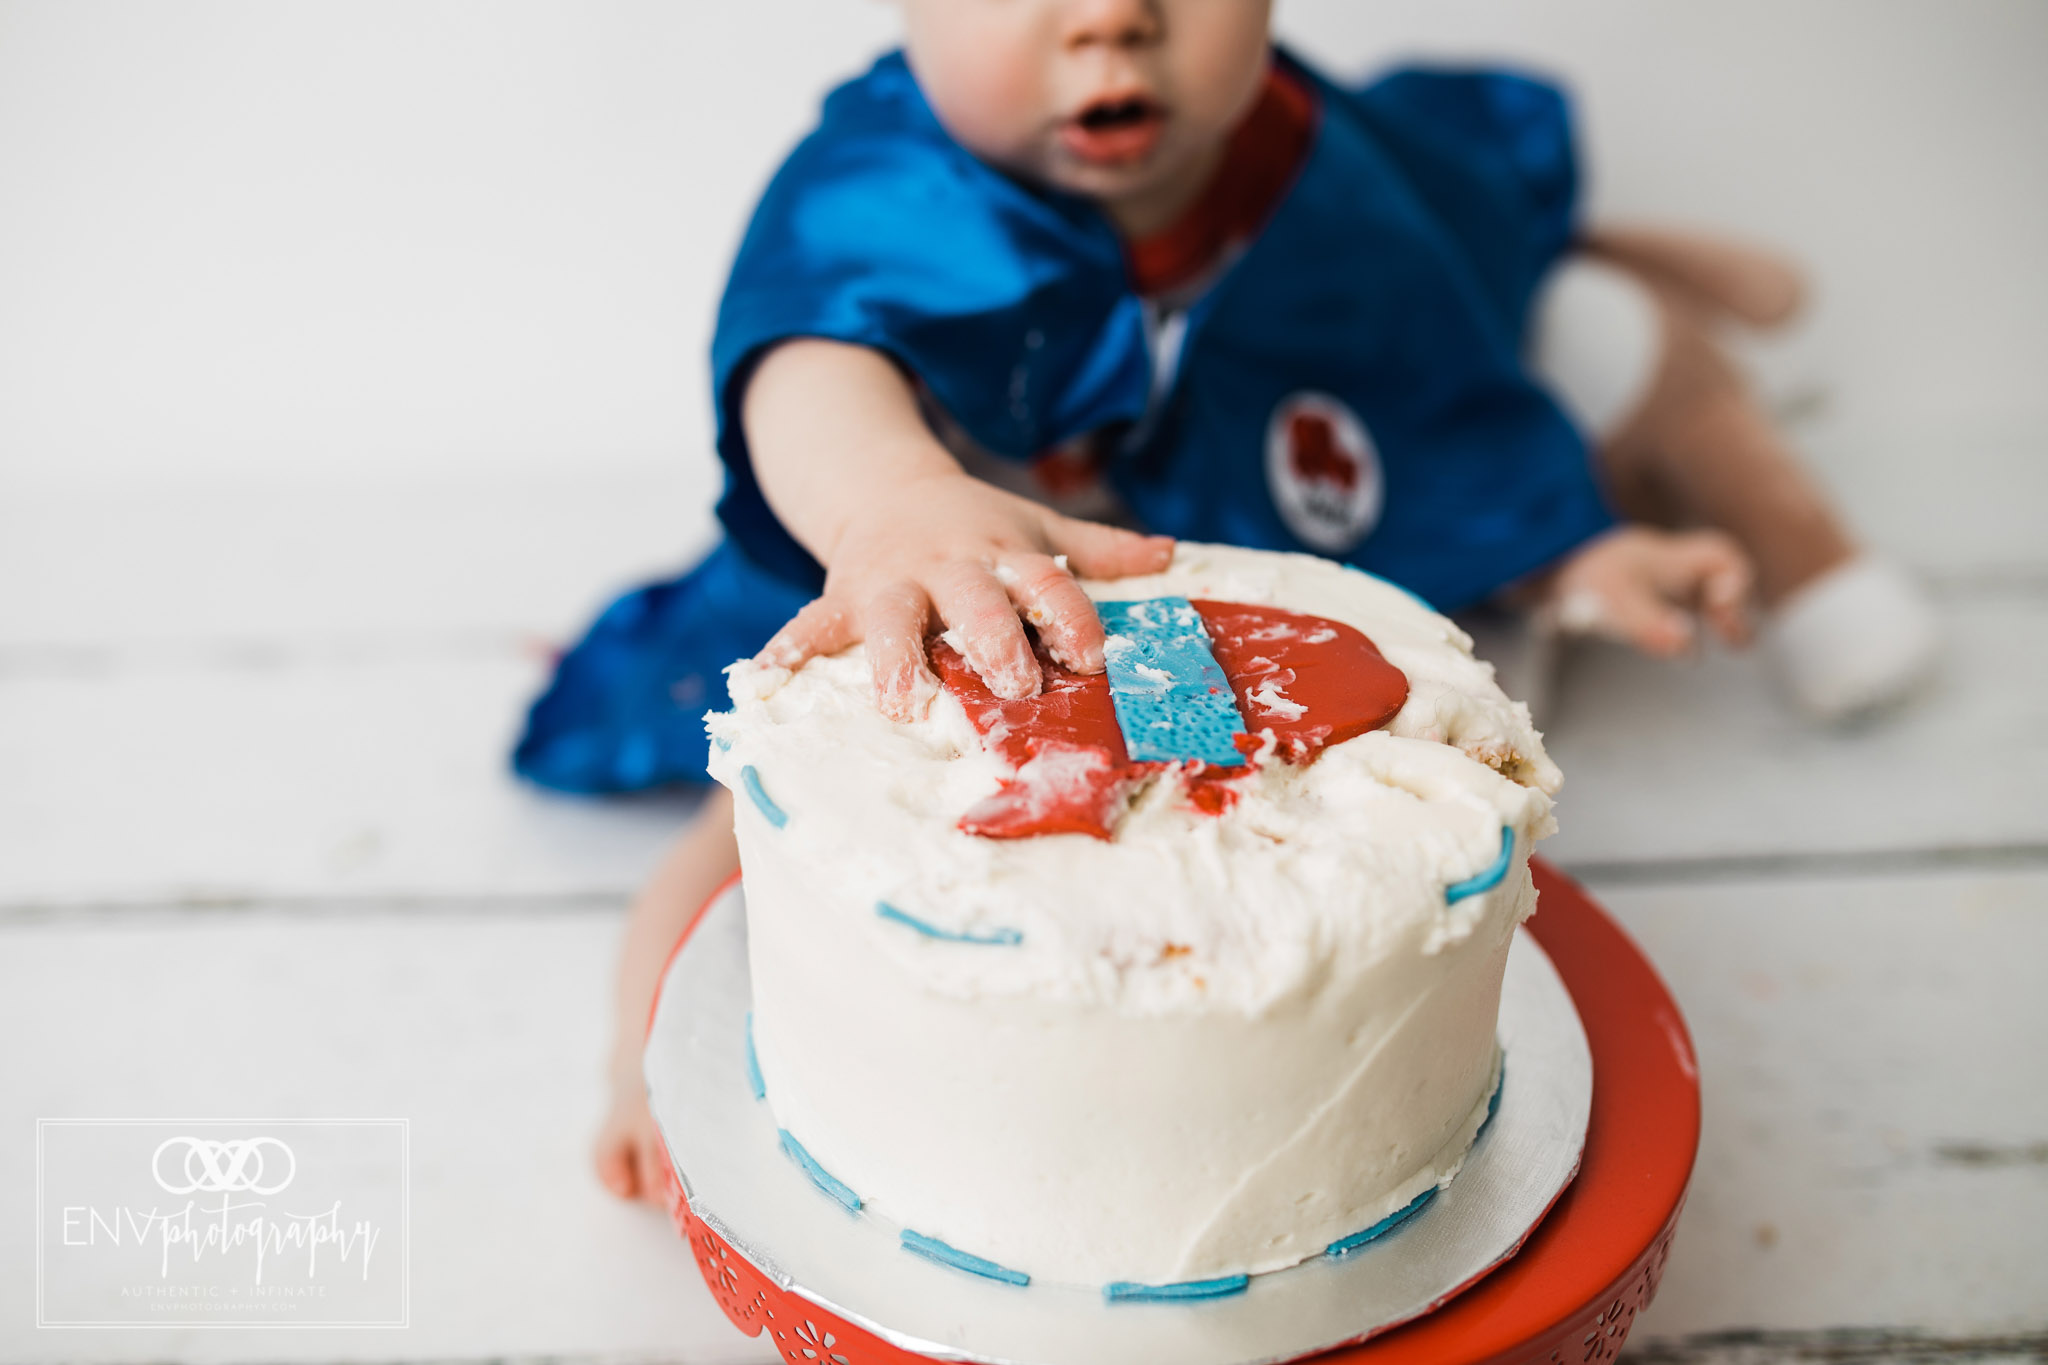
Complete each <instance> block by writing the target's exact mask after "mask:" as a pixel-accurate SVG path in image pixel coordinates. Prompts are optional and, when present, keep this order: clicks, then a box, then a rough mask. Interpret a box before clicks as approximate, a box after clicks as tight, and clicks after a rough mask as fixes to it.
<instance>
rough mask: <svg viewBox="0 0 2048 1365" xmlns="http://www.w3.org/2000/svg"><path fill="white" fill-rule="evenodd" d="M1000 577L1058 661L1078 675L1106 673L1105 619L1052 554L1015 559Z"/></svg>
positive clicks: (1008, 561) (998, 572) (999, 571)
mask: <svg viewBox="0 0 2048 1365" xmlns="http://www.w3.org/2000/svg"><path fill="white" fill-rule="evenodd" d="M996 577H997V578H999V579H1001V580H1002V583H1003V586H1004V587H1005V588H1007V589H1009V592H1010V600H1011V601H1012V602H1015V603H1016V604H1017V610H1018V611H1019V612H1020V613H1021V614H1022V615H1023V617H1024V619H1025V620H1027V621H1029V622H1030V623H1031V624H1032V625H1034V626H1037V627H1038V635H1039V638H1040V639H1042V640H1044V641H1045V647H1046V648H1047V649H1048V650H1050V651H1051V652H1052V657H1053V658H1055V659H1057V660H1059V661H1060V662H1061V663H1063V664H1065V665H1066V666H1067V667H1068V668H1071V669H1073V670H1074V671H1075V672H1076V673H1100V672H1101V671H1102V619H1101V618H1100V617H1098V616H1097V615H1096V614H1095V604H1094V603H1093V602H1090V601H1089V600H1088V594H1087V593H1085V592H1082V591H1081V585H1080V584H1078V583H1076V582H1075V581H1074V576H1073V575H1072V574H1070V573H1068V572H1067V571H1066V570H1065V569H1063V568H1061V567H1060V564H1059V561H1058V560H1056V559H1054V558H1052V557H1051V556H1050V555H1011V556H1010V557H1009V558H1008V559H1005V560H1004V561H1003V562H1002V563H1001V564H999V565H997V566H996Z"/></svg>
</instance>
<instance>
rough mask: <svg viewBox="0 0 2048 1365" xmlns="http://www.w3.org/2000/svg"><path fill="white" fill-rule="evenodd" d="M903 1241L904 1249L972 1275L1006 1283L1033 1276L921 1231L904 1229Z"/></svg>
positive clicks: (1018, 1281) (1026, 1279)
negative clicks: (971, 1253)
mask: <svg viewBox="0 0 2048 1365" xmlns="http://www.w3.org/2000/svg"><path fill="white" fill-rule="evenodd" d="M902 1243H903V1249H904V1250H905V1251H908V1252H910V1253H911V1254H912V1255H915V1256H922V1257H924V1258H925V1259H926V1260H927V1261H937V1262H938V1263H939V1264H940V1265H949V1266H951V1267H953V1269H955V1270H964V1271H966V1272H967V1273H968V1274H970V1275H979V1276H981V1277H982V1278H983V1279H985V1280H1001V1281H1002V1282H1003V1283H1004V1284H1030V1283H1031V1277H1030V1276H1029V1275H1026V1274H1025V1273H1024V1272H1023V1271H1021V1270H1011V1269H1010V1268H1009V1267H1007V1266H1000V1265H997V1264H996V1263H995V1262H994V1261H985V1260H983V1259H982V1258H981V1257H979V1256H974V1255H970V1254H969V1253H967V1252H965V1251H962V1250H960V1248H958V1247H950V1246H947V1245H946V1244H945V1243H944V1242H941V1241H940V1240H939V1239H938V1238H936V1237H927V1236H925V1235H924V1234H923V1233H921V1232H912V1231H911V1230H910V1229H909V1228H905V1229H903V1237H902Z"/></svg>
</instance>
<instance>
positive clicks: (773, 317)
mask: <svg viewBox="0 0 2048 1365" xmlns="http://www.w3.org/2000/svg"><path fill="white" fill-rule="evenodd" d="M1123 269H1124V267H1123V258H1122V250H1121V247H1120V245H1119V244H1118V241H1117V239H1116V236H1115V233H1114V232H1113V231H1112V230H1111V229H1110V228H1109V226H1108V224H1107V223H1106V222H1105V221H1103V219H1102V218H1101V216H1100V215H1099V213H1097V212H1096V211H1095V210H1094V209H1093V208H1092V207H1090V206H1088V205H1086V204H1084V203H1082V202H1081V201H1078V200H1067V199H1063V198H1059V197H1056V196H1050V195H1045V194H1040V193H1036V192H1033V191H1030V190H1027V189H1026V188H1024V187H1023V186H1021V185H1019V184H1017V183H1015V182H1013V181H1011V180H1009V179H1008V178H1006V177H1004V176H1002V175H1001V174H999V173H998V172H996V171H994V170H992V169H991V168H989V167H988V166H986V165H984V164H982V163H981V162H979V161H977V160H976V159H975V158H974V157H973V156H971V155H970V154H968V153H967V152H966V151H965V150H964V149H962V148H961V147H960V146H959V145H958V144H956V143H954V142H953V141H952V140H951V139H950V138H948V137H947V136H946V134H945V132H944V130H943V129H942V128H940V127H939V125H938V122H937V120H936V119H935V118H934V117H933V116H932V114H931V112H930V109H929V108H928V107H927V106H926V105H925V104H924V101H923V97H922V95H921V94H920V93H919V92H918V90H917V87H916V83H915V82H914V81H913V80H912V79H911V77H910V74H909V70H908V68H907V66H905V65H904V64H903V62H902V59H901V58H900V57H897V56H891V57H885V58H884V59H883V60H882V61H881V62H880V63H878V64H877V66H876V67H875V68H874V70H872V71H871V72H869V73H868V74H867V75H865V76H862V77H860V78H859V79H857V80H855V81H853V82H850V83H849V84H848V85H846V86H843V87H841V88H840V89H839V90H838V91H836V92H834V94H833V95H832V96H831V97H830V98H829V99H828V100H827V101H826V105H825V109H824V114H823V117H822V119H821V122H820V125H819V127H818V129H817V131H816V132H814V133H813V134H812V135H811V136H810V137H809V138H807V139H806V140H805V141H804V142H803V144H802V145H800V146H799V147H798V148H797V150H796V151H795V153H794V154H792V156H791V157H790V159H789V161H788V162H787V163H785V164H784V166H783V167H782V169H781V171H780V172H778V174H777V175H776V177H775V179H774V181H773V182H772V183H771V184H770V185H769V187H768V190H767V192H766V194H765V195H764V196H763V198H762V200H761V203H760V206H759V207H758V208H757V209H756V211H755V214H754V218H753V221H752V223H751V225H750V226H749V227H748V230H747V234H746V237H745V239H744V240H743V241H742V243H741V245H740V249H739V255H738V257H737V259H736V260H735V262H734V264H733V268H732V274H731V277H730V279H729V280H728V282H727V285H726V290H725V296H724V299H723V301H722V302H721V304H720V307H719V314H718V328H717V333H716V335H715V337H714V339H713V343H712V383H713V386H714V394H713V397H714V401H715V403H716V406H717V418H718V450H719V455H720V457H721V458H722V459H723V461H724V463H725V467H726V490H725V494H724V497H723V498H722V499H721V501H720V503H719V515H720V517H721V518H722V519H723V520H724V522H725V525H726V528H727V530H728V531H729V532H730V534H731V535H732V536H733V537H734V539H736V540H737V541H739V542H740V544H742V545H743V546H744V547H745V548H746V550H747V551H748V553H749V554H750V555H752V556H753V557H754V558H755V559H756V560H757V561H759V562H760V563H761V564H762V565H763V566H765V567H767V568H769V569H770V570H772V571H774V572H775V573H777V574H778V575H781V576H783V577H785V578H788V579H790V580H791V581H793V582H803V583H810V584H813V585H815V584H816V583H817V582H818V581H820V580H821V578H822V574H821V571H820V569H819V567H818V565H817V563H816V562H815V561H814V560H813V559H812V558H811V557H810V555H809V554H807V553H806V552H805V551H804V550H803V549H802V548H801V547H800V546H799V545H798V544H797V543H796V542H795V540H793V539H792V538H791V537H790V536H789V534H788V533H787V532H786V531H785V530H784V529H783V528H782V526H781V525H780V523H779V522H777V521H776V519H775V517H774V514H773V513H772V512H771V511H770V509H769V508H768V505H767V503H766V502H765V500H764V499H763V498H762V496H761V492H760V487H759V485H758V483H757V482H756V479H755V476H754V471H753V466H752V461H751V458H750V456H749V453H748V450H747V443H746V436H745V432H744V431H743V429H742V426H741V423H740V421H739V412H740V403H741V399H742V396H743V394H744V392H745V388H746V381H747V378H748V375H749V373H750V372H751V369H752V367H753V365H754V363H755V362H756V361H757V360H758V359H759V358H760V357H761V355H762V354H763V353H764V352H765V351H766V350H767V349H769V348H770V347H772V346H773V345H774V344H775V343H777V342H779V341H784V340H788V339H791V338H795V337H822V338H827V339H830V340H834V341H843V342H848V343H850V344H853V345H859V346H868V347H872V348H874V349H876V350H878V351H881V352H883V353H884V354H887V355H888V356H890V357H891V358H893V359H894V360H895V361H896V362H897V363H898V364H899V365H900V366H902V367H903V369H904V370H905V371H907V372H908V373H909V374H910V375H911V376H912V377H913V378H914V379H915V380H916V381H917V382H918V383H919V384H921V385H922V386H923V387H924V389H925V391H926V392H927V393H928V394H929V395H930V397H931V398H932V399H933V400H934V401H935V402H936V403H937V405H938V406H939V407H940V408H941V409H943V410H944V411H945V412H946V413H947V414H948V415H949V416H950V417H951V418H952V419H953V421H954V422H956V423H958V424H959V426H960V427H962V428H963V429H964V430H965V432H966V433H967V435H968V436H969V437H971V438H972V439H973V440H974V441H975V442H976V443H977V444H978V445H980V446H982V447H983V448H984V449H986V450H988V451H990V452H991V453H993V454H996V455H999V456H1006V457H1011V458H1019V459H1021V458H1026V457H1028V456H1030V455H1031V454H1033V453H1035V452H1036V451H1038V450H1041V449H1044V448H1045V447H1046V446H1049V445H1052V444H1055V443H1057V442H1058V441H1061V440H1064V439H1066V438H1067V437H1068V436H1070V435H1072V434H1074V433H1075V432H1078V431H1084V430H1089V429H1092V428H1093V427H1095V426H1099V425H1101V424H1103V422H1104V421H1106V420H1109V419H1110V418H1111V417H1113V416H1116V415H1120V414H1121V412H1122V409H1123V408H1125V407H1129V406H1131V405H1132V404H1133V403H1135V404H1137V405H1140V406H1141V405H1142V402H1143V394H1144V385H1145V383H1146V376H1145V374H1144V373H1143V355H1144V348H1143V346H1142V344H1136V345H1134V344H1132V343H1133V342H1134V340H1136V339H1137V338H1138V337H1140V336H1141V335H1142V326H1143V323H1142V319H1141V317H1140V316H1139V314H1138V312H1137V309H1136V307H1135V305H1134V304H1131V303H1129V302H1127V301H1126V299H1125V297H1124V289H1123ZM1126 333H1129V334H1130V335H1125V334H1126ZM1134 359H1135V361H1136V369H1135V372H1134V370H1133V361H1134ZM1134 394H1135V397H1133V395H1134Z"/></svg>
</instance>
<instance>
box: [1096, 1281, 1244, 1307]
mask: <svg viewBox="0 0 2048 1365" xmlns="http://www.w3.org/2000/svg"><path fill="white" fill-rule="evenodd" d="M1251 1282H1252V1277H1251V1276H1249V1275H1224V1276H1221V1277H1220V1278H1218V1279H1214V1280H1182V1281H1181V1282H1180V1283H1179V1284H1132V1283H1131V1282H1130V1281H1129V1280H1118V1281H1117V1282H1116V1283H1115V1284H1106V1285H1104V1286H1102V1297H1103V1298H1105V1299H1108V1300H1109V1301H1110V1302H1111V1303H1186V1302H1188V1301H1189V1300H1192V1299H1227V1298H1229V1297H1230V1296H1231V1295H1232V1294H1242V1293H1244V1291H1245V1286H1247V1285H1249V1284H1250V1283H1251Z"/></svg>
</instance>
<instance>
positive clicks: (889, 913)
mask: <svg viewBox="0 0 2048 1365" xmlns="http://www.w3.org/2000/svg"><path fill="white" fill-rule="evenodd" d="M875 913H876V914H878V915H880V916H881V917H882V918H883V919H885V920H889V921H891V922H892V923H896V924H901V925H904V926H905V927H907V928H910V929H915V930H916V931H917V932H918V933H920V934H923V935H924V936H925V937H926V938H936V939H943V940H945V941H946V942H948V943H982V944H990V945H1008V944H1012V943H1022V942H1023V941H1024V935H1023V934H1021V933H1019V932H1018V931H1017V930H1015V929H990V930H989V931H988V932H986V933H981V934H973V933H962V932H960V931H958V930H954V929H941V928H940V927H939V926H938V925H936V924H932V923H929V922H927V921H925V920H921V919H919V918H918V917H917V916H915V915H913V914H910V913H908V912H906V911H903V910H898V909H897V908H896V907H895V906H893V905H891V904H889V902H887V901H876V902H875Z"/></svg>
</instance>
